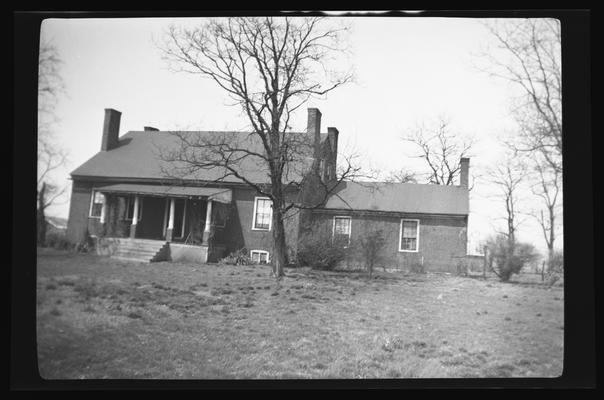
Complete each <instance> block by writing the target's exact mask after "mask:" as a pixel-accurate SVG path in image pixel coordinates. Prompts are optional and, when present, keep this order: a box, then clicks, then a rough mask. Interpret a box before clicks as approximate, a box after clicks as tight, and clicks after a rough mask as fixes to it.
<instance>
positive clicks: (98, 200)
mask: <svg viewBox="0 0 604 400" xmlns="http://www.w3.org/2000/svg"><path fill="white" fill-rule="evenodd" d="M104 202H105V196H103V193H101V192H94V200H93V203H99V204H103V203H104Z"/></svg>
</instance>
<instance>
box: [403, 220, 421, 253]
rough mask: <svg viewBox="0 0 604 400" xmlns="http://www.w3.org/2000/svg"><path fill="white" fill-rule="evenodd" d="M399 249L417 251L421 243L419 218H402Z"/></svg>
mask: <svg viewBox="0 0 604 400" xmlns="http://www.w3.org/2000/svg"><path fill="white" fill-rule="evenodd" d="M400 239H401V240H400V244H399V251H413V252H416V251H417V249H418V247H419V246H418V244H419V220H418V219H403V220H401V236H400Z"/></svg>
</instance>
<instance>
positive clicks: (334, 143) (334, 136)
mask: <svg viewBox="0 0 604 400" xmlns="http://www.w3.org/2000/svg"><path fill="white" fill-rule="evenodd" d="M339 134H340V132H339V131H338V129H337V128H333V127H331V128H327V137H328V138H329V145H330V146H331V150H332V151H333V165H334V168H335V166H336V165H337V160H338V135H339Z"/></svg>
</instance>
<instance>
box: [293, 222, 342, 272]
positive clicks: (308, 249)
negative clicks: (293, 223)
mask: <svg viewBox="0 0 604 400" xmlns="http://www.w3.org/2000/svg"><path fill="white" fill-rule="evenodd" d="M347 254H348V250H347V249H346V248H344V247H342V246H341V245H339V244H337V243H334V242H333V241H332V239H331V237H329V236H328V235H326V234H321V233H320V232H316V231H313V230H311V231H309V232H307V233H306V234H304V235H303V236H302V238H301V240H300V244H299V247H298V252H297V262H298V264H299V265H300V266H309V267H311V268H316V269H323V270H332V269H334V268H335V267H336V266H337V265H338V264H339V263H340V262H341V261H343V260H344V259H345V258H346V255H347Z"/></svg>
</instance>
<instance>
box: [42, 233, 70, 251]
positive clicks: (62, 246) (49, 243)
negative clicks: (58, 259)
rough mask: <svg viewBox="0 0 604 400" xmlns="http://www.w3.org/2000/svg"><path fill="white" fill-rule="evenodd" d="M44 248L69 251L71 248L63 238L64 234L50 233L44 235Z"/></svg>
mask: <svg viewBox="0 0 604 400" xmlns="http://www.w3.org/2000/svg"><path fill="white" fill-rule="evenodd" d="M46 247H52V248H53V249H57V250H69V249H71V247H72V246H71V243H70V242H69V241H68V240H67V238H66V237H65V233H63V232H51V233H48V234H47V235H46Z"/></svg>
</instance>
